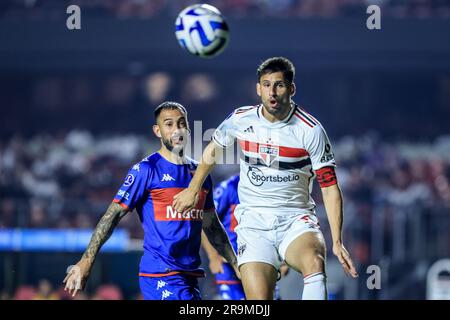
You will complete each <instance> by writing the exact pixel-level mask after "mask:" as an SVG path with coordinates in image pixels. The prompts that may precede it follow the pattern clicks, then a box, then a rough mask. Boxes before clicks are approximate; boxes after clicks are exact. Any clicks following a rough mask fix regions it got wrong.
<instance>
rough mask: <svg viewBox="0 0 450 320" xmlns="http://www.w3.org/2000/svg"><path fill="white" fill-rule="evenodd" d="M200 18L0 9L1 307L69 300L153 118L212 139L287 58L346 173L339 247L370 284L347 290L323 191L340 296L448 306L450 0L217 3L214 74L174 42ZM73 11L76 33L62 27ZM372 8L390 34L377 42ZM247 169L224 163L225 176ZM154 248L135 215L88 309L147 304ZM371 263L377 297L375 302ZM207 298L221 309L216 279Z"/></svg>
mask: <svg viewBox="0 0 450 320" xmlns="http://www.w3.org/2000/svg"><path fill="white" fill-rule="evenodd" d="M192 3H195V1H169V0H120V1H119V0H78V1H77V0H74V1H63V0H2V1H1V2H0V108H1V109H0V110H1V116H0V299H68V297H67V295H66V294H65V293H64V291H63V290H62V279H63V278H64V276H65V270H66V267H67V266H68V265H70V264H74V263H75V262H77V261H78V259H79V258H80V255H81V253H82V252H83V250H84V249H85V247H86V244H87V242H88V241H89V238H90V234H91V232H92V229H93V228H94V227H95V225H96V223H97V221H98V220H99V218H100V217H101V216H102V215H103V213H104V211H105V210H106V208H107V206H108V204H109V203H110V202H111V200H112V198H113V196H114V195H115V193H116V192H117V190H118V188H119V186H120V185H121V182H122V181H123V178H124V177H125V175H126V172H127V170H128V168H129V167H130V166H131V165H132V164H133V163H135V162H137V161H139V160H140V159H142V158H143V157H144V156H146V155H148V154H150V153H152V152H154V151H156V150H157V148H159V141H158V140H156V138H155V137H154V136H153V134H152V132H151V125H152V124H153V116H152V110H153V108H154V106H156V105H157V104H159V103H160V102H162V101H164V100H176V101H179V102H181V103H182V104H184V105H185V106H186V107H188V109H189V112H190V123H191V126H194V121H201V130H202V132H205V131H206V130H208V129H211V128H215V127H216V126H217V125H218V124H219V123H220V122H221V121H222V120H223V119H224V118H225V117H226V116H227V115H228V114H229V113H230V112H231V111H232V110H233V109H235V108H237V107H240V106H243V105H252V104H257V103H258V101H259V100H258V97H257V96H256V94H255V83H256V68H257V66H258V64H259V63H260V62H261V61H262V60H264V59H265V58H268V57H270V56H275V55H276V56H278V55H283V56H286V57H288V58H289V59H291V60H292V61H293V62H294V64H295V66H296V69H297V77H296V83H297V87H298V92H297V95H296V97H295V100H296V102H297V103H299V104H300V105H303V106H304V107H305V109H306V110H308V111H309V112H310V113H312V114H313V115H314V116H315V117H316V118H318V119H319V120H320V121H321V122H322V124H323V125H324V127H325V128H326V130H327V132H328V135H329V136H330V138H331V140H332V143H333V146H334V151H335V155H336V159H337V163H338V169H337V174H338V178H339V181H340V184H341V187H342V189H343V194H344V200H345V223H344V237H345V238H344V241H345V243H346V246H347V248H348V249H349V251H350V252H351V253H352V255H353V258H354V260H355V262H356V263H357V268H358V271H359V273H360V277H359V278H358V279H357V280H354V281H352V280H350V278H347V277H346V276H345V275H344V273H343V272H342V270H341V269H340V265H339V264H338V263H337V260H336V259H335V258H334V256H333V255H332V253H331V247H330V232H329V229H328V224H327V222H326V216H325V212H324V209H323V205H322V201H321V196H320V191H319V188H318V186H317V185H315V188H314V199H315V200H316V202H317V204H318V208H317V212H318V215H319V218H320V219H321V221H322V223H321V225H322V228H323V232H324V234H325V236H326V239H327V241H328V242H327V243H328V247H329V250H328V255H329V257H328V262H327V268H328V269H327V271H328V288H329V293H330V298H332V299H427V298H432V297H440V298H447V299H449V298H450V293H449V292H450V272H449V271H448V270H449V269H450V267H449V263H448V260H442V259H446V258H447V259H448V258H450V184H449V181H450V125H449V121H450V1H448V0H372V1H369V0H367V1H364V0H277V1H269V0H226V1H225V0H222V1H219V0H217V1H212V0H211V1H209V2H208V3H209V4H212V5H214V6H216V7H217V8H218V9H219V10H221V11H222V13H223V14H224V15H225V17H226V19H227V21H228V24H229V27H230V30H231V31H230V32H231V38H230V43H229V46H228V48H227V49H226V50H225V51H224V52H223V53H222V54H221V55H220V56H218V57H216V58H214V59H200V58H196V57H194V56H190V55H189V54H187V53H185V52H183V51H182V50H181V48H180V47H179V46H178V43H177V41H176V39H175V35H174V21H175V18H176V15H177V14H178V12H179V11H181V10H182V9H183V8H184V7H185V6H187V5H190V4H192ZM70 4H77V5H79V6H80V8H81V30H73V31H70V30H68V29H67V28H66V19H67V17H68V14H66V8H67V6H69V5H70ZM371 4H376V5H378V6H379V7H380V8H381V30H368V29H367V28H366V19H367V17H368V14H366V9H367V6H368V5H371ZM197 125H200V122H197ZM197 132H198V131H197ZM204 140H205V141H204V143H206V141H207V140H208V139H207V138H206V137H205V139H204ZM236 172H237V167H236V166H235V165H222V166H218V167H217V168H216V169H215V171H214V173H213V179H214V181H215V183H218V182H220V181H221V180H223V179H226V178H228V177H229V176H230V175H231V174H233V173H236ZM142 236H143V234H142V229H141V226H140V223H139V220H138V217H137V215H136V214H135V213H132V214H129V215H127V216H126V217H125V218H124V219H123V220H122V221H121V223H120V225H119V227H118V229H117V230H116V231H115V233H114V235H113V237H112V238H111V240H110V241H109V242H108V243H107V245H106V246H105V248H104V250H102V253H101V254H100V256H99V258H98V259H97V261H96V264H95V266H94V270H93V272H92V274H91V278H90V280H89V283H88V286H87V290H86V291H85V292H84V293H83V294H81V295H79V296H78V297H77V299H140V298H141V297H140V294H139V286H138V277H137V273H138V264H139V260H140V256H141V254H142V251H141V250H142V248H141V247H142ZM202 255H203V258H204V259H203V261H204V265H205V267H207V258H206V256H205V255H204V253H202ZM438 261H441V262H440V263H441V264H442V267H440V268H437V269H436V268H433V269H432V266H433V265H434V264H435V263H436V262H438ZM371 265H377V266H379V267H380V270H381V289H379V290H376V289H375V290H369V289H368V287H367V280H368V278H369V277H370V275H371V273H370V272H369V273H367V272H366V270H367V268H368V267H369V266H371ZM446 269H447V271H445V270H446ZM301 284H302V279H301V277H300V275H299V274H297V273H296V272H293V271H292V272H290V273H289V274H288V276H287V277H286V278H284V279H282V280H281V281H280V295H281V298H282V299H300V297H301ZM201 288H202V291H203V295H204V298H205V299H217V298H218V297H217V292H216V288H215V286H214V279H213V277H212V276H211V274H209V273H208V276H207V277H206V278H205V279H202V280H201Z"/></svg>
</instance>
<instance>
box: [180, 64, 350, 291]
mask: <svg viewBox="0 0 450 320" xmlns="http://www.w3.org/2000/svg"><path fill="white" fill-rule="evenodd" d="M294 76H295V68H294V65H293V64H292V62H291V61H289V60H288V59H286V58H284V57H273V58H269V59H267V60H266V61H264V62H263V63H261V65H260V66H259V67H258V69H257V83H256V93H257V94H258V96H259V97H260V98H261V103H260V104H258V105H255V106H246V107H241V108H238V109H236V110H235V111H234V112H233V113H231V114H230V116H228V118H226V119H225V120H224V121H223V122H222V123H221V124H220V125H219V126H218V128H217V129H216V131H215V133H214V135H213V141H212V142H211V143H210V144H209V145H208V146H207V147H206V149H205V151H204V152H203V157H202V161H201V163H200V165H199V167H198V169H197V171H196V173H195V175H194V177H193V179H192V181H191V183H190V185H189V188H187V189H185V190H183V191H182V192H180V193H179V194H178V195H176V196H175V198H174V203H173V205H174V207H175V209H176V210H178V211H184V210H188V209H190V208H192V207H193V206H194V205H195V203H196V201H197V200H198V199H199V195H200V190H201V185H202V184H203V182H204V181H205V179H206V177H207V176H208V174H209V173H210V172H211V170H212V169H213V167H214V165H215V163H216V159H215V155H216V154H217V155H218V154H221V153H222V150H223V148H227V147H230V146H231V145H232V144H233V143H234V142H235V141H236V142H238V143H239V145H240V147H241V150H240V156H241V157H240V180H239V187H238V194H239V200H240V203H239V205H237V206H236V208H235V210H234V216H235V218H236V221H237V227H236V229H235V231H236V233H237V243H238V249H237V254H238V265H239V271H240V272H241V277H242V284H243V286H244V291H245V295H246V297H247V299H272V298H273V291H274V288H275V283H276V279H277V272H278V270H279V269H280V266H281V265H282V263H283V262H286V263H287V265H288V266H289V267H291V268H293V269H294V270H296V271H298V272H300V273H302V274H303V281H304V289H303V295H302V297H303V299H327V289H326V274H325V257H326V249H325V241H324V238H323V235H322V232H321V230H320V226H319V221H318V219H317V216H316V213H315V207H316V205H315V202H314V200H313V199H312V197H311V191H312V183H313V180H314V178H316V177H317V180H318V182H319V185H320V187H321V191H322V197H323V202H324V205H325V209H326V213H327V216H328V222H329V224H330V229H331V236H332V240H333V247H332V250H333V253H334V254H335V255H336V257H337V258H338V259H339V262H340V263H341V265H342V268H343V269H344V271H345V272H346V273H347V274H348V275H349V276H351V277H353V278H356V277H357V276H358V273H357V271H356V269H355V267H354V264H353V261H352V259H351V257H350V254H349V252H348V251H347V249H346V248H345V247H344V244H343V235H342V225H343V200H342V193H341V190H340V188H339V184H338V181H337V177H336V173H335V167H336V162H335V158H334V153H333V151H332V148H331V143H330V141H329V139H328V136H327V134H326V132H325V129H324V128H323V126H322V125H321V124H320V122H319V121H318V120H317V119H316V118H315V117H313V116H312V115H311V114H309V113H308V112H306V111H305V110H304V109H303V108H301V107H300V106H299V105H298V104H296V103H295V102H294V101H293V100H292V97H293V96H294V95H295V92H296V86H295V83H294Z"/></svg>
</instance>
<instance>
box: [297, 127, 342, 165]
mask: <svg viewBox="0 0 450 320" xmlns="http://www.w3.org/2000/svg"><path fill="white" fill-rule="evenodd" d="M305 144H306V148H307V151H308V152H309V155H310V157H311V162H312V168H313V170H314V171H315V170H318V169H320V168H323V167H336V162H335V159H334V153H333V150H332V148H331V143H330V140H329V139H328V136H327V133H326V132H325V129H324V128H323V127H322V125H320V124H317V125H316V126H314V128H312V129H311V131H310V132H309V135H308V136H307V137H306V141H305Z"/></svg>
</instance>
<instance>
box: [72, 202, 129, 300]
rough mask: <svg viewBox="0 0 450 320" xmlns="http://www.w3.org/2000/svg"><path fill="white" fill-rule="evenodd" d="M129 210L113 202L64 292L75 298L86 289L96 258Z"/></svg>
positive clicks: (73, 268)
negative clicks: (78, 292)
mask: <svg viewBox="0 0 450 320" xmlns="http://www.w3.org/2000/svg"><path fill="white" fill-rule="evenodd" d="M127 212H128V210H127V209H125V208H123V207H122V206H120V205H119V204H118V203H115V202H112V203H111V204H110V205H109V207H108V209H107V210H106V212H105V214H104V215H103V216H102V218H101V219H100V221H99V222H98V224H97V226H96V228H95V230H94V233H93V234H92V237H91V241H90V242H89V245H88V247H87V249H86V251H85V252H84V254H83V256H82V257H81V259H80V261H78V263H77V264H76V265H75V266H74V267H72V268H71V269H70V270H69V271H68V274H67V276H66V278H65V279H64V281H63V283H65V284H66V286H65V288H64V290H69V293H70V294H72V296H75V295H76V293H77V291H78V290H80V289H84V287H85V285H86V282H87V279H88V278H89V274H90V272H91V269H92V266H93V264H94V261H95V258H96V256H97V254H98V252H99V251H100V249H101V247H102V246H103V244H104V243H105V242H106V241H107V240H108V239H109V237H110V236H111V234H112V232H113V230H114V228H115V227H116V226H117V224H118V223H119V221H120V219H122V217H123V216H125V215H126V214H127Z"/></svg>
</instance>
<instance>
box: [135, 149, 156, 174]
mask: <svg viewBox="0 0 450 320" xmlns="http://www.w3.org/2000/svg"><path fill="white" fill-rule="evenodd" d="M159 159H161V155H160V154H159V153H157V152H155V153H152V154H151V155H149V156H148V157H145V158H144V159H142V160H141V161H140V162H138V163H136V164H135V165H134V166H133V168H132V169H133V170H135V171H137V172H142V171H144V170H152V169H153V168H154V167H155V166H156V163H157V162H158V160H159Z"/></svg>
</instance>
